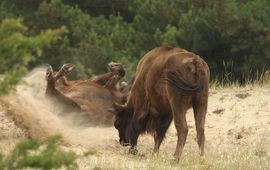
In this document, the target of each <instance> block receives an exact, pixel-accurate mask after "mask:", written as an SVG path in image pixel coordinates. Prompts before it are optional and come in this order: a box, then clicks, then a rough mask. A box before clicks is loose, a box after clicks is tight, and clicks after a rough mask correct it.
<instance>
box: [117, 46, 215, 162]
mask: <svg viewBox="0 0 270 170" xmlns="http://www.w3.org/2000/svg"><path fill="white" fill-rule="evenodd" d="M209 77H210V74H209V68H208V66H207V64H206V63H205V62H204V61H203V60H202V59H201V58H200V57H199V56H197V55H195V54H193V53H191V52H188V51H186V50H183V49H180V48H171V47H158V48H155V49H153V50H151V51H150V52H148V53H147V54H146V55H145V56H144V57H143V58H142V59H141V60H140V62H139V64H138V66H137V70H136V74H135V80H134V82H133V84H132V87H131V91H130V94H129V97H128V100H127V103H126V104H125V105H124V106H121V105H117V104H115V106H114V110H115V112H116V116H115V118H116V119H115V128H116V129H117V130H118V132H119V137H120V140H119V141H120V143H125V142H129V144H130V145H131V146H130V149H129V153H132V154H136V153H137V152H138V151H137V149H136V146H137V140H138V137H139V135H140V134H142V133H145V132H148V133H151V134H153V136H154V141H155V146H154V152H158V151H159V147H160V144H161V143H162V141H163V139H164V137H165V134H166V131H167V129H168V128H169V126H170V123H171V121H172V120H174V123H175V127H176V130H177V137H178V141H177V146H176V150H175V154H174V155H175V158H176V160H177V161H179V158H180V156H181V153H182V150H183V147H184V145H185V142H186V137H187V133H188V127H187V122H186V111H187V109H189V108H190V107H193V110H194V117H195V124H196V131H197V142H198V145H199V148H200V153H201V155H203V154H204V141H205V135H204V124H205V115H206V109H207V100H208V86H209Z"/></svg>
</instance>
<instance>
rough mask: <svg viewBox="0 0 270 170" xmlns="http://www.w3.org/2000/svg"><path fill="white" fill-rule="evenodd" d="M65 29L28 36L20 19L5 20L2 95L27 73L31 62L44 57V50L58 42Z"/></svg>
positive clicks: (0, 27) (1, 28)
mask: <svg viewBox="0 0 270 170" xmlns="http://www.w3.org/2000/svg"><path fill="white" fill-rule="evenodd" d="M64 31H65V29H64V28H60V29H56V30H51V29H48V30H46V31H41V32H40V33H39V34H38V35H35V36H28V35H27V27H25V26H24V25H23V24H22V21H21V20H19V19H5V20H3V21H2V22H1V23H0V58H1V60H0V66H1V67H0V73H2V74H5V77H4V79H3V80H2V81H1V84H0V94H4V93H6V92H7V91H8V90H9V89H11V88H12V87H13V86H14V84H16V83H17V82H18V81H19V80H20V78H21V77H22V76H23V75H24V74H25V73H26V71H27V67H28V64H29V62H31V61H34V60H35V59H37V58H38V57H39V56H41V55H42V48H43V47H45V46H49V45H50V44H51V43H53V42H55V41H57V40H58V39H59V36H60V34H61V33H63V32H64Z"/></svg>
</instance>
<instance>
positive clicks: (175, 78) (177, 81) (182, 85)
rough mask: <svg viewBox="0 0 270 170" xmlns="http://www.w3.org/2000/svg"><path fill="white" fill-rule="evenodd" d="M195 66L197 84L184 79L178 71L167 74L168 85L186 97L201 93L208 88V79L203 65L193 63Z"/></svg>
mask: <svg viewBox="0 0 270 170" xmlns="http://www.w3.org/2000/svg"><path fill="white" fill-rule="evenodd" d="M195 62H196V61H195ZM193 64H194V65H195V68H196V69H195V70H196V71H195V73H194V75H192V76H195V80H196V82H195V83H190V82H188V81H187V80H185V79H184V78H183V76H182V75H181V74H180V73H179V72H178V71H169V72H167V74H166V81H167V83H168V85H169V86H170V87H172V88H175V89H177V90H179V91H181V92H182V93H183V94H185V95H192V94H196V93H199V92H201V91H202V90H203V89H204V88H205V87H207V88H208V78H207V75H206V72H205V69H204V66H203V65H202V64H201V63H197V62H196V63H193Z"/></svg>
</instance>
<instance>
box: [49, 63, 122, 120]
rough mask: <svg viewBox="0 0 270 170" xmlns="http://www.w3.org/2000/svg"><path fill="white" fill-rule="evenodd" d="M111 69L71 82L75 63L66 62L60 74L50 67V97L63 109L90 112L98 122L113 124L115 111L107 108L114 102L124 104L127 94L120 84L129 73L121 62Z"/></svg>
mask: <svg viewBox="0 0 270 170" xmlns="http://www.w3.org/2000/svg"><path fill="white" fill-rule="evenodd" d="M108 67H109V72H107V73H105V74H101V75H98V76H95V77H93V78H92V79H89V80H72V81H68V80H67V79H66V78H65V76H66V75H67V74H69V73H70V72H71V71H72V69H73V65H72V64H64V65H63V67H62V68H61V69H60V70H59V71H58V72H56V73H54V72H53V70H52V68H51V67H49V68H48V69H47V72H46V80H47V87H46V93H45V94H46V96H47V97H49V98H50V100H52V101H55V103H60V106H61V108H62V110H63V111H64V112H65V111H81V112H84V113H87V114H88V115H89V117H90V118H91V120H92V122H95V123H96V124H99V125H102V124H106V125H107V124H108V125H110V124H111V125H112V124H113V114H111V113H110V112H108V111H107V108H108V107H112V105H113V103H114V102H117V103H118V102H120V103H123V100H124V96H123V95H122V93H121V92H120V88H119V87H118V82H119V80H120V79H121V78H122V77H123V76H124V75H125V70H124V68H123V66H122V64H120V63H110V64H108Z"/></svg>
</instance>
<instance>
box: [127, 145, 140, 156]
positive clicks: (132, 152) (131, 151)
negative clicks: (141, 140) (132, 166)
mask: <svg viewBox="0 0 270 170" xmlns="http://www.w3.org/2000/svg"><path fill="white" fill-rule="evenodd" d="M128 153H130V154H132V155H136V154H137V153H138V150H137V149H136V148H135V147H131V148H129V152H128Z"/></svg>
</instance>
